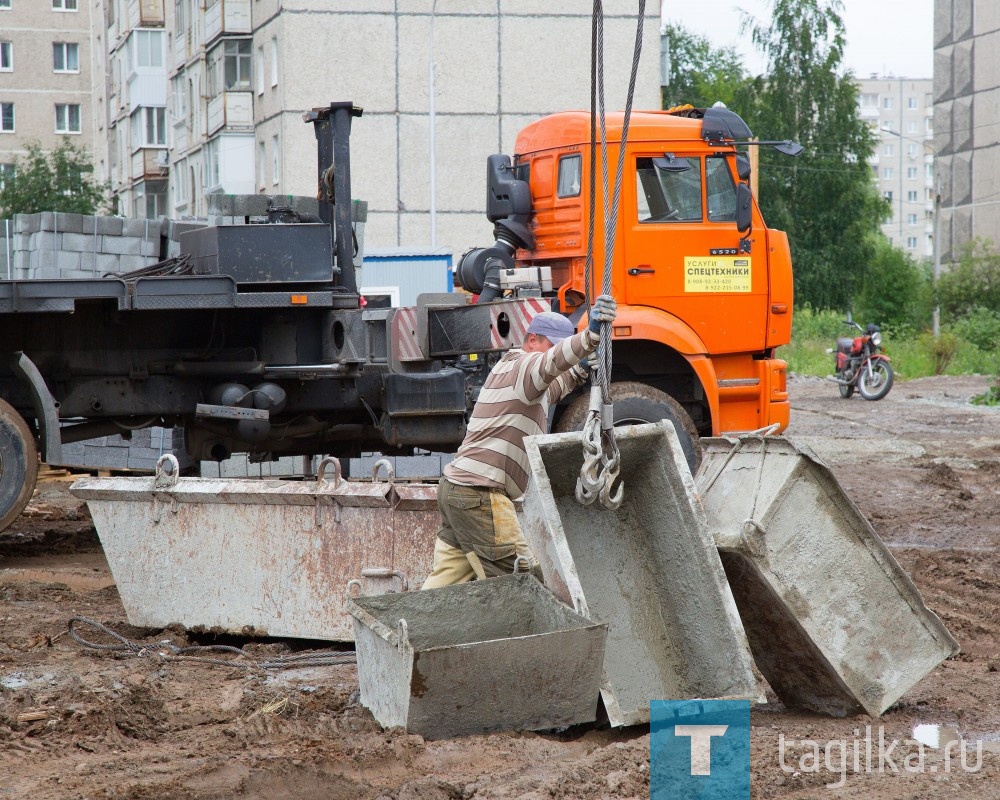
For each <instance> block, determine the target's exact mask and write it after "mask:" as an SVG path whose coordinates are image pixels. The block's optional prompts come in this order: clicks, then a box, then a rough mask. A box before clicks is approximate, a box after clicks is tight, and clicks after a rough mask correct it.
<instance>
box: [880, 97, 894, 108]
mask: <svg viewBox="0 0 1000 800" xmlns="http://www.w3.org/2000/svg"><path fill="white" fill-rule="evenodd" d="M882 108H885V109H890V108H892V98H891V97H883V98H882Z"/></svg>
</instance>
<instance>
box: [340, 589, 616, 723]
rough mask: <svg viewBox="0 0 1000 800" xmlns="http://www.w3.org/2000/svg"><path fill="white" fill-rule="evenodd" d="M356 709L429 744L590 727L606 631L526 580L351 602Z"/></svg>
mask: <svg viewBox="0 0 1000 800" xmlns="http://www.w3.org/2000/svg"><path fill="white" fill-rule="evenodd" d="M348 611H349V612H350V613H351V614H352V615H353V616H354V638H355V648H356V650H357V654H358V682H359V683H360V686H361V703H362V705H364V706H365V707H366V708H368V709H370V710H371V712H372V714H373V715H374V716H375V719H376V720H378V722H379V724H380V725H382V726H383V727H386V728H391V727H396V726H401V727H404V728H406V729H407V730H408V731H410V732H411V733H419V734H420V735H422V736H424V737H427V738H429V739H443V738H448V737H452V736H462V735H466V734H474V733H488V732H490V731H500V730H539V729H544V728H554V727H559V726H563V725H572V724H576V723H581V722H591V721H593V720H594V719H595V717H596V713H597V700H598V695H599V692H600V686H601V664H602V663H603V661H604V641H605V636H606V634H607V626H606V625H603V624H600V623H596V622H592V621H591V620H589V619H586V618H584V617H582V616H580V615H579V614H576V613H574V612H573V611H572V609H569V608H567V607H566V606H564V605H563V604H562V603H560V602H559V601H558V600H556V598H555V597H553V596H552V594H551V593H550V592H549V591H548V590H546V589H545V588H544V587H543V586H542V585H541V584H540V583H539V582H538V581H537V580H535V578H534V577H532V576H531V575H527V574H519V575H509V576H504V577H500V578H492V579H489V580H481V581H473V582H471V583H465V584H460V585H458V586H447V587H443V588H441V589H429V590H427V591H420V592H404V593H402V594H387V595H380V596H376V597H354V598H350V599H349V600H348Z"/></svg>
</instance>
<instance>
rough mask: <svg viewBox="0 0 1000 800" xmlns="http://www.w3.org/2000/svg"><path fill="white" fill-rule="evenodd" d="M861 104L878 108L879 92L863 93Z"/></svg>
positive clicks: (865, 106)
mask: <svg viewBox="0 0 1000 800" xmlns="http://www.w3.org/2000/svg"><path fill="white" fill-rule="evenodd" d="M861 106H862V107H863V108H878V95H877V94H863V95H861Z"/></svg>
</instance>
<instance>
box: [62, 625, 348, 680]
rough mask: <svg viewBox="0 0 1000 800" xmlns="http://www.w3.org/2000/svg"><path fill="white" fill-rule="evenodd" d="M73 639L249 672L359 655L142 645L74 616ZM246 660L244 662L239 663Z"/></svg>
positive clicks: (331, 663)
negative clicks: (90, 632) (88, 634)
mask: <svg viewBox="0 0 1000 800" xmlns="http://www.w3.org/2000/svg"><path fill="white" fill-rule="evenodd" d="M77 624H82V625H87V626H89V627H91V628H93V629H95V630H96V631H98V632H99V633H101V634H103V635H105V636H108V637H110V638H111V639H113V640H114V643H113V644H110V643H101V642H92V641H90V640H88V639H85V638H84V637H83V636H81V635H80V634H79V633H78V632H77V631H76V628H75V626H76V625H77ZM67 633H69V635H70V638H71V639H73V641H75V642H76V643H77V644H79V645H81V646H82V647H86V648H88V649H90V650H99V651H102V652H108V653H118V654H121V655H125V656H134V657H136V658H157V659H159V660H160V661H188V662H193V663H196V664H210V665H214V666H223V667H236V668H238V669H246V670H253V669H259V670H275V669H294V668H296V667H326V666H340V665H343V664H353V663H355V661H356V656H355V653H354V651H353V650H338V651H322V650H320V651H310V652H306V653H296V654H294V655H289V656H275V657H273V658H254V657H253V656H251V655H249V654H247V653H246V652H245V651H243V650H241V649H240V648H238V647H231V646H230V645H226V644H210V645H195V646H191V647H177V646H176V645H174V644H172V643H171V642H156V643H155V644H139V643H138V642H133V641H131V640H130V639H126V638H125V637H124V636H122V635H121V634H119V633H115V631H113V630H111V629H110V628H108V627H107V626H106V625H103V624H101V623H100V622H97V621H96V620H92V619H88V618H87V617H73V618H72V619H70V621H69V625H68V628H67ZM199 653H229V654H231V655H232V656H234V657H233V658H211V657H207V656H205V655H198V654H199ZM236 659H242V660H236Z"/></svg>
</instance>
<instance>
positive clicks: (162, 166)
mask: <svg viewBox="0 0 1000 800" xmlns="http://www.w3.org/2000/svg"><path fill="white" fill-rule="evenodd" d="M169 155H170V153H169V151H168V150H167V149H166V148H165V147H142V148H140V149H138V150H136V151H135V152H134V153H132V174H131V176H130V177H131V179H132V180H133V181H138V180H161V179H163V178H166V177H167V170H168V166H167V163H168V162H167V159H168V158H169Z"/></svg>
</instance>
